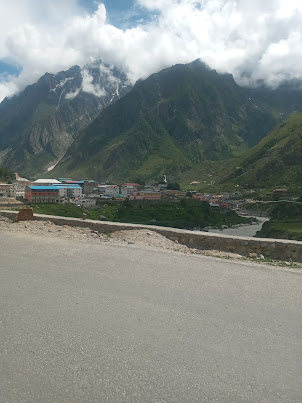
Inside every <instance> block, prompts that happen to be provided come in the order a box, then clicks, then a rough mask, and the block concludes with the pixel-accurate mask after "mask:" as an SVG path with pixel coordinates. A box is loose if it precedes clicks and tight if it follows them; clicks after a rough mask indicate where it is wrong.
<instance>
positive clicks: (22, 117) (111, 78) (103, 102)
mask: <svg viewBox="0 0 302 403" xmlns="http://www.w3.org/2000/svg"><path fill="white" fill-rule="evenodd" d="M129 89H130V86H129V84H128V82H127V78H126V76H125V75H124V74H123V73H122V72H120V71H118V70H117V69H116V68H112V67H109V66H106V65H104V64H102V63H101V62H100V61H98V62H95V63H92V64H89V65H87V66H85V67H84V68H82V69H81V68H80V67H79V66H73V67H71V68H70V69H69V70H68V71H61V72H60V73H58V74H56V75H55V74H49V73H46V74H45V75H44V76H43V77H41V78H40V79H39V80H38V82H37V83H35V84H33V85H30V86H28V87H26V88H25V90H24V91H23V92H21V93H20V94H18V95H15V96H13V97H12V98H9V99H8V98H6V99H5V100H4V101H3V102H2V103H1V104H0V163H1V164H3V165H5V166H7V167H9V168H12V169H13V170H14V171H17V172H22V175H28V176H34V175H35V174H38V173H42V172H45V171H46V170H47V169H51V168H52V167H53V166H54V165H56V164H57V162H58V161H59V160H60V159H61V158H62V157H63V156H64V154H65V153H66V151H67V150H68V148H69V147H70V145H71V144H72V142H73V141H74V139H75V138H76V137H77V136H78V134H79V133H80V132H81V130H83V128H85V127H86V126H87V125H88V124H89V123H90V122H91V121H92V120H93V119H94V118H95V117H96V116H97V115H98V114H99V113H100V111H101V110H102V109H103V108H105V107H106V106H107V105H109V104H111V103H113V102H115V101H116V100H117V99H119V97H121V96H123V95H124V94H125V93H127V91H128V90H129Z"/></svg>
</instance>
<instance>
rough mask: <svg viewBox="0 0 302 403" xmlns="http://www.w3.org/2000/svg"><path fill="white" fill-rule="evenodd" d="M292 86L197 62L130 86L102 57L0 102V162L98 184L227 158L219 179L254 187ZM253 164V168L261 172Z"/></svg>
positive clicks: (295, 101)
mask: <svg viewBox="0 0 302 403" xmlns="http://www.w3.org/2000/svg"><path fill="white" fill-rule="evenodd" d="M100 66H101V67H100ZM298 84H299V83H294V82H290V83H284V84H283V85H282V86H280V87H279V88H278V89H275V90H273V89H270V88H267V87H265V86H264V85H262V86H258V87H257V88H243V87H240V86H239V85H237V84H236V82H235V81H234V79H233V77H232V76H231V75H230V74H220V73H218V72H216V71H215V70H211V69H210V68H209V67H208V66H206V65H205V64H204V63H202V62H200V61H199V60H196V61H194V62H192V63H190V64H186V65H175V66H172V67H170V68H168V69H165V70H163V71H161V72H159V73H156V74H153V75H152V76H150V77H149V78H147V79H146V80H144V81H139V82H137V83H136V84H135V85H134V86H133V87H131V86H130V85H129V84H128V82H127V78H126V76H125V75H124V74H123V73H122V72H120V71H118V70H117V69H115V68H112V67H111V68H110V67H109V66H104V65H103V64H100V63H95V64H94V65H89V66H86V67H85V68H83V69H80V68H79V67H78V66H75V67H72V68H71V69H70V70H68V71H67V72H61V73H59V74H57V75H52V74H45V75H44V76H43V77H42V78H41V79H40V80H39V81H38V82H37V83H36V84H34V85H32V86H29V87H27V88H26V89H25V90H24V91H23V92H22V93H20V94H19V95H16V96H15V97H13V98H11V99H6V100H5V101H3V102H2V103H1V104H0V153H2V162H3V163H4V164H5V165H6V166H8V167H9V168H13V169H14V170H19V171H21V173H22V175H26V174H27V175H31V176H36V175H37V174H40V173H42V172H44V173H45V171H47V169H48V170H49V169H50V168H51V171H50V172H49V174H48V175H51V176H54V177H56V176H63V175H64V176H66V175H67V176H73V177H92V178H94V179H97V180H99V181H103V182H105V181H123V180H149V179H158V178H161V177H162V175H163V174H166V175H169V177H170V178H173V179H178V178H179V177H180V176H181V175H182V174H183V173H184V172H188V171H189V170H191V169H192V168H194V167H198V166H199V165H200V164H202V163H204V162H205V161H221V164H223V161H226V160H230V159H231V158H235V159H236V161H237V160H238V159H239V160H240V163H241V164H240V166H236V167H234V169H231V171H229V172H228V173H227V175H225V176H224V178H223V180H225V181H233V180H239V179H240V181H241V180H242V183H243V182H244V183H245V182H249V183H250V185H252V184H257V183H259V180H257V179H255V178H254V179H252V173H251V172H254V171H255V172H256V171H257V169H258V168H259V167H258V165H257V159H258V157H259V158H260V154H261V153H260V151H257V150H259V147H260V148H261V147H262V145H263V144H265V141H269V140H267V138H266V136H267V134H268V133H270V132H271V131H272V130H273V129H275V128H276V127H278V125H280V124H284V125H285V129H284V130H287V129H288V130H290V127H291V126H290V123H289V124H287V123H282V122H284V121H285V119H287V118H288V117H290V116H291V115H293V114H294V113H296V112H299V111H302V91H301V89H300V88H301V87H300V85H298ZM87 91H88V92H87ZM290 122H291V120H290ZM276 130H280V129H276ZM269 136H270V137H268V138H275V137H276V136H277V137H278V134H277V132H276V131H273V132H272V133H271V134H269ZM286 137H287V136H286ZM278 138H279V137H278ZM296 140H297V138H296V137H295V138H294V137H293V138H292V142H295V141H296ZM253 147H255V148H253ZM257 147H258V148H257ZM293 147H294V146H293ZM264 148H265V146H264ZM248 153H250V154H248ZM0 155H1V154H0ZM248 155H249V156H248ZM253 155H254V156H255V158H254V159H253V157H252V156H253ZM263 155H264V154H263V153H262V154H261V156H263ZM274 155H275V154H274ZM243 156H247V157H246V160H244V159H243V158H245V157H243ZM274 158H278V155H277V154H276V155H275V156H274ZM297 158H298V157H297ZM0 161H1V160H0ZM288 162H290V161H287V162H286V161H284V164H287V163H288ZM252 163H253V164H254V168H252ZM259 166H260V165H259ZM261 166H262V171H261V169H260V168H259V169H260V171H261V172H263V169H268V165H265V164H264V165H261ZM283 167H284V166H283ZM237 168H238V169H237ZM260 171H259V172H260ZM259 175H260V174H259ZM259 175H258V176H259ZM239 177H240V178H239Z"/></svg>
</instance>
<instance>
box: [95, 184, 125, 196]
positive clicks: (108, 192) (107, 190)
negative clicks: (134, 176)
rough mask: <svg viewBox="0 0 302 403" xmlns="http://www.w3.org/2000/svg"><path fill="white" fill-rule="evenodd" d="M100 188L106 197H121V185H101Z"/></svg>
mask: <svg viewBox="0 0 302 403" xmlns="http://www.w3.org/2000/svg"><path fill="white" fill-rule="evenodd" d="M98 188H99V190H100V193H101V194H103V195H104V196H108V197H116V196H118V195H120V187H119V185H100V186H99V187H98Z"/></svg>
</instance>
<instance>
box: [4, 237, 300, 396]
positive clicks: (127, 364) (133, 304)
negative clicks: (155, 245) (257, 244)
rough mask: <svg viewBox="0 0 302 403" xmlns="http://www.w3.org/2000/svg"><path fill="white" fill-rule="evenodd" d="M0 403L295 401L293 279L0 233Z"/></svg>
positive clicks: (165, 255)
mask: <svg viewBox="0 0 302 403" xmlns="http://www.w3.org/2000/svg"><path fill="white" fill-rule="evenodd" d="M0 248H1V249H0V252H1V260H0V269H1V270H0V304H1V313H0V314H1V318H0V319H1V327H0V337H1V339H0V340H1V345H0V350H1V354H0V366H1V372H0V386H1V392H0V393H1V396H0V401H1V402H22V403H23V402H153V403H163V402H171V403H172V402H173V403H174V402H182V403H183V402H230V403H234V402H272V403H276V402H299V403H300V402H301V401H302V341H301V340H302V314H301V313H302V310H301V300H302V292H301V291H302V274H301V272H300V273H298V272H297V273H294V272H291V271H289V270H278V269H275V268H271V267H263V266H256V265H252V264H244V263H237V262H232V261H223V260H221V261H219V260H218V259H214V258H207V257H202V256H189V255H181V254H177V253H170V252H153V251H150V250H139V249H136V248H135V247H132V246H129V247H117V246H114V245H99V244H89V243H83V242H82V243H80V242H78V241H71V240H58V239H54V238H38V237H35V236H33V235H24V234H23V235H22V234H14V233H9V232H6V233H0Z"/></svg>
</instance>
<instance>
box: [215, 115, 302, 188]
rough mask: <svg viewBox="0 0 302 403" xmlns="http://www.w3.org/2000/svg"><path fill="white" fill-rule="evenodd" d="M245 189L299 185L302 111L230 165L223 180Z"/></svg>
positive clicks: (300, 181)
mask: <svg viewBox="0 0 302 403" xmlns="http://www.w3.org/2000/svg"><path fill="white" fill-rule="evenodd" d="M228 181H232V182H236V183H238V184H241V185H243V186H244V187H247V188H261V187H263V188H267V187H272V186H275V187H287V186H290V187H296V188H297V187H300V188H301V187H302V113H297V114H294V115H293V116H290V117H289V118H288V119H287V120H285V121H284V122H283V123H282V124H280V125H279V126H278V127H277V128H276V129H275V130H273V131H272V132H270V133H269V134H268V135H267V136H266V137H265V138H264V139H263V140H262V141H261V142H260V143H259V144H257V145H256V146H255V147H254V148H252V149H251V150H249V151H248V152H247V153H246V154H245V155H244V156H243V157H242V158H241V159H239V160H237V161H236V164H233V166H232V169H230V172H229V173H228V175H226V176H225V177H224V178H223V179H222V182H228Z"/></svg>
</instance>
